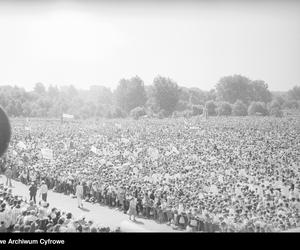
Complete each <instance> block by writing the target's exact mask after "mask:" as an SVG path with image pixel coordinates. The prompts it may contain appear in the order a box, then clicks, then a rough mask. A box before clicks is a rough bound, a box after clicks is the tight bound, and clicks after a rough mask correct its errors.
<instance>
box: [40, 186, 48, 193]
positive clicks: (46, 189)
mask: <svg viewBox="0 0 300 250" xmlns="http://www.w3.org/2000/svg"><path fill="white" fill-rule="evenodd" d="M47 192H48V187H47V185H46V184H43V185H42V186H41V187H40V193H41V194H46V193H47Z"/></svg>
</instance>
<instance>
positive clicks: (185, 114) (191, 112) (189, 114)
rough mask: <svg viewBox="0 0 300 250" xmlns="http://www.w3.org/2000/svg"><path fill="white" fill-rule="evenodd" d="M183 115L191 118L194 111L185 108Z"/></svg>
mask: <svg viewBox="0 0 300 250" xmlns="http://www.w3.org/2000/svg"><path fill="white" fill-rule="evenodd" d="M182 116H183V117H185V118H190V117H192V116H193V111H192V110H189V109H187V110H185V111H183V112H182Z"/></svg>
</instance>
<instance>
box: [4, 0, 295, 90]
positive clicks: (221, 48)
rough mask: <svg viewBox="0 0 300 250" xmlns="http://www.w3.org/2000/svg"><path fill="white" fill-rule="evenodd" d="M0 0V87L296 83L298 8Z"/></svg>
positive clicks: (279, 85)
mask: <svg viewBox="0 0 300 250" xmlns="http://www.w3.org/2000/svg"><path fill="white" fill-rule="evenodd" d="M23 2H25V3H26V4H24V3H21V2H20V1H14V0H12V1H0V85H6V84H12V85H18V86H22V87H25V88H26V89H32V87H33V86H34V84H35V83H36V82H43V83H44V84H46V85H49V84H54V85H69V84H73V85H74V86H76V87H77V88H84V89H87V88H88V87H89V86H90V85H95V84H98V85H104V86H107V87H110V88H112V89H114V88H115V87H116V86H117V84H118V82H119V80H120V79H121V78H129V77H132V76H135V75H138V76H140V77H141V78H142V79H143V80H144V82H145V84H151V83H152V81H153V78H154V77H155V76H157V75H162V76H167V77H170V78H172V79H174V80H175V81H176V82H177V83H178V84H179V85H182V86H187V87H199V88H201V89H204V90H209V89H211V88H213V87H214V86H215V84H216V83H217V81H218V80H219V79H220V78H221V77H222V76H226V75H232V74H242V75H245V76H247V77H249V78H250V79H253V80H255V79H261V80H265V81H266V82H267V83H268V84H269V88H270V89H271V90H288V89H290V88H291V87H293V86H294V85H300V70H299V69H300V67H299V66H300V3H297V1H289V2H287V1H272V2H270V1H268V2H263V3H253V2H252V3H251V2H250V1H243V3H239V4H238V3H237V2H229V1H202V2H192V1H191V2H189V3H184V2H183V1H164V3H163V4H162V3H159V2H154V1H152V2H151V3H147V2H145V1H143V2H141V3H139V4H138V3H137V2H127V3H126V4H121V1H120V2H118V1H114V2H112V3H108V2H105V1H101V2H100V1H98V2H97V1H43V2H44V3H43V4H41V3H38V1H23Z"/></svg>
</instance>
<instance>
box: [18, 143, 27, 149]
mask: <svg viewBox="0 0 300 250" xmlns="http://www.w3.org/2000/svg"><path fill="white" fill-rule="evenodd" d="M17 147H19V148H20V149H27V146H26V144H25V143H24V142H22V141H19V142H18V144H17Z"/></svg>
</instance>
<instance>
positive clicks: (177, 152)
mask: <svg viewBox="0 0 300 250" xmlns="http://www.w3.org/2000/svg"><path fill="white" fill-rule="evenodd" d="M172 152H173V153H175V154H177V155H178V154H179V151H178V150H177V148H176V147H175V146H173V147H172Z"/></svg>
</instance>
